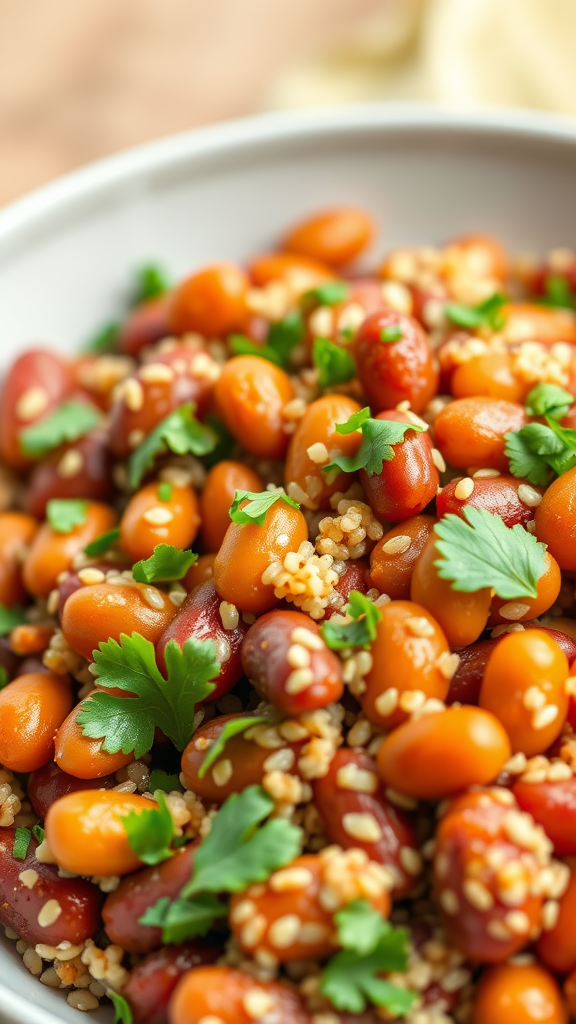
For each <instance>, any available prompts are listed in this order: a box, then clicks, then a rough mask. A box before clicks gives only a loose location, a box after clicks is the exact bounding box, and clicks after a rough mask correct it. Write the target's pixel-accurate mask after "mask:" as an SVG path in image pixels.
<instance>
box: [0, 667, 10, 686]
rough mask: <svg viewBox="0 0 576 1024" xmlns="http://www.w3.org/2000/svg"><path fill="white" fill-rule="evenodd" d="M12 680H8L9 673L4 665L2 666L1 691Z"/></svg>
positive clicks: (0, 672)
mask: <svg viewBox="0 0 576 1024" xmlns="http://www.w3.org/2000/svg"><path fill="white" fill-rule="evenodd" d="M9 682H10V680H9V679H8V672H7V671H6V669H5V668H4V665H0V690H3V689H4V688H5V687H6V686H8V683H9Z"/></svg>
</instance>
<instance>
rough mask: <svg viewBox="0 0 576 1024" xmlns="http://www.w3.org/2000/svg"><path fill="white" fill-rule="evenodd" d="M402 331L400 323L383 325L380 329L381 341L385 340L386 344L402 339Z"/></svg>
mask: <svg viewBox="0 0 576 1024" xmlns="http://www.w3.org/2000/svg"><path fill="white" fill-rule="evenodd" d="M402 333H403V332H402V328H401V326H400V324H390V325H389V326H388V327H383V328H382V330H381V331H380V341H383V342H384V344H386V345H387V344H389V343H390V342H391V341H400V338H401V337H402Z"/></svg>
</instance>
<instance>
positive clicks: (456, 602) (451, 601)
mask: <svg viewBox="0 0 576 1024" xmlns="http://www.w3.org/2000/svg"><path fill="white" fill-rule="evenodd" d="M436 539H437V538H436V534H435V533H431V534H430V536H429V538H428V540H427V541H426V543H425V545H424V547H423V548H422V553H421V554H420V556H419V558H418V560H417V562H416V564H415V566H414V570H413V572H412V582H411V586H410V596H411V598H412V600H413V601H416V602H417V603H418V604H421V605H423V606H424V607H425V608H427V609H428V610H429V611H430V612H431V613H432V614H433V615H434V618H435V619H436V621H437V622H439V624H440V626H441V627H442V629H443V630H444V633H445V635H446V639H447V640H448V643H449V644H450V646H451V647H467V646H468V644H471V643H474V641H475V640H477V639H478V637H479V636H480V634H481V632H482V630H483V629H484V627H485V626H486V621H487V619H488V612H489V610H490V601H491V596H490V588H489V587H483V588H482V590H477V591H476V592H475V593H471V594H466V593H464V592H463V591H460V590H452V585H451V583H450V580H443V579H441V578H440V576H439V575H438V570H437V568H436V566H435V565H434V562H435V561H436V560H437V559H438V558H439V552H438V551H437V549H436Z"/></svg>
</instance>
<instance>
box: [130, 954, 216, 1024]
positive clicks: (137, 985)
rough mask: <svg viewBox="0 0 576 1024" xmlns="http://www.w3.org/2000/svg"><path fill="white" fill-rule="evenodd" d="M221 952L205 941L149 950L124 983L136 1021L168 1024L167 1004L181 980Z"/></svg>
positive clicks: (139, 1023) (135, 1022)
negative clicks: (147, 954) (193, 969)
mask: <svg viewBox="0 0 576 1024" xmlns="http://www.w3.org/2000/svg"><path fill="white" fill-rule="evenodd" d="M221 954H222V950H221V949H220V948H219V947H218V946H208V945H206V944H205V943H204V942H185V943H183V944H182V945H180V946H164V948H163V949H159V950H157V951H156V952H154V953H150V954H149V956H147V957H146V959H145V960H143V961H142V963H139V964H138V965H137V966H136V967H134V968H133V969H132V970H131V971H130V976H129V978H128V981H127V982H126V984H125V985H123V986H122V995H123V996H124V998H125V999H127V1001H128V1004H129V1006H130V1009H131V1010H132V1017H133V1020H134V1024H168V1016H167V1014H168V1004H169V1002H170V998H171V996H172V993H173V992H174V989H175V988H176V985H177V984H178V982H179V981H180V979H181V978H182V977H183V976H184V974H185V973H186V972H187V971H190V970H191V969H192V968H193V967H200V966H202V965H203V964H211V963H214V961H215V960H216V959H217V958H218V957H219V956H220V955H221Z"/></svg>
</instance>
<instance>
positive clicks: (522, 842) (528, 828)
mask: <svg viewBox="0 0 576 1024" xmlns="http://www.w3.org/2000/svg"><path fill="white" fill-rule="evenodd" d="M502 827H503V829H504V832H505V834H506V835H507V836H508V838H509V839H511V840H512V842H513V843H516V844H517V845H518V846H520V847H522V848H523V849H525V850H540V849H541V848H542V846H543V840H544V832H543V830H542V829H541V828H539V827H538V826H537V825H535V824H534V821H533V819H532V817H531V816H530V815H529V814H523V813H522V812H521V811H509V812H508V814H506V816H505V817H504V818H503V820H502ZM544 845H546V844H545V843H544Z"/></svg>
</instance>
